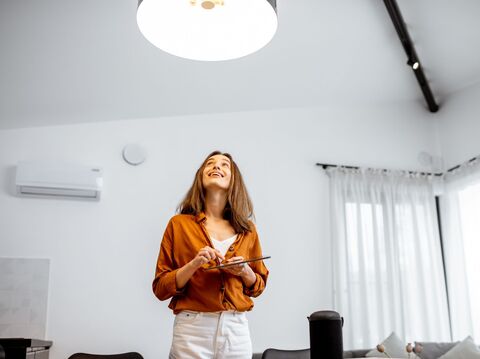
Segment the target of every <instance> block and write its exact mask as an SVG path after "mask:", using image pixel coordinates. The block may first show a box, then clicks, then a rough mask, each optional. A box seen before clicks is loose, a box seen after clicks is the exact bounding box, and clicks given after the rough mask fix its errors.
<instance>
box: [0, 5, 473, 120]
mask: <svg viewBox="0 0 480 359" xmlns="http://www.w3.org/2000/svg"><path fill="white" fill-rule="evenodd" d="M179 1H181V0H179ZM185 1H188V0H185ZM398 2H399V6H400V9H401V10H402V12H403V15H404V18H405V21H406V23H407V27H408V30H409V32H410V35H411V38H412V40H413V42H414V44H415V46H416V50H417V53H418V55H419V57H420V60H421V62H422V64H423V66H424V69H425V73H426V76H427V78H428V79H429V81H430V85H431V88H432V90H433V92H434V94H435V96H436V98H437V99H438V100H439V102H440V104H441V103H442V102H443V101H448V96H454V93H455V92H456V91H458V90H459V89H462V88H464V87H467V86H469V85H471V84H473V83H475V82H478V81H480V21H479V20H478V19H479V16H480V1H478V0H454V1H452V0H421V1H413V0H398ZM136 5H137V1H136V0H42V1H38V0H1V1H0V51H1V56H0V71H1V72H0V128H15V127H26V126H42V125H48V124H60V123H64V124H68V123H75V122H90V121H102V120H115V119H123V118H138V117H153V116H154V117H159V116H170V115H188V114H198V113H217V112H236V111H252V110H266V109H275V108H285V107H298V106H323V105H335V106H337V105H345V106H347V105H352V104H360V105H366V106H370V105H375V104H379V103H386V104H388V103H393V102H411V103H413V104H415V105H418V106H425V103H424V100H423V96H422V94H421V92H420V89H419V87H418V84H417V82H416V79H415V77H414V75H413V73H412V71H411V69H409V68H408V67H407V65H406V55H405V53H404V51H403V48H402V46H401V45H400V42H399V40H398V37H397V34H396V33H395V30H394V28H393V25H392V23H391V21H390V18H389V16H388V13H387V11H386V9H385V5H384V3H383V1H381V0H331V1H326V0H277V5H278V17H279V29H278V32H277V34H276V36H275V38H274V39H273V41H272V42H271V43H270V44H269V45H267V47H265V48H264V49H262V50H261V51H259V52H257V53H255V54H253V55H250V56H248V57H245V58H242V59H239V60H233V61H227V62H217V63H210V62H205V63H203V62H195V61H190V60H184V59H180V58H176V57H173V56H171V55H168V54H166V53H163V52H162V51H160V50H158V49H156V48H155V47H153V46H152V45H151V44H150V43H148V42H147V41H146V40H145V39H144V38H143V37H142V35H141V34H140V32H139V31H138V29H137V26H136ZM425 111H427V110H425ZM440 111H441V109H440Z"/></svg>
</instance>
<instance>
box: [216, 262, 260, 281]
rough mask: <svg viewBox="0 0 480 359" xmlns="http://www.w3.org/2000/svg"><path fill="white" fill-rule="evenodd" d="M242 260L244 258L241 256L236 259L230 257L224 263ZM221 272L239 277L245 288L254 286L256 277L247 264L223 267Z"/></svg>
mask: <svg viewBox="0 0 480 359" xmlns="http://www.w3.org/2000/svg"><path fill="white" fill-rule="evenodd" d="M243 260H244V258H243V257H242V256H238V257H232V258H230V259H229V260H227V261H225V262H224V263H235V262H241V261H243ZM222 270H224V271H225V272H227V273H230V274H233V275H236V276H239V277H241V278H242V281H243V283H244V284H245V285H246V286H247V287H251V286H252V285H254V284H255V282H256V280H257V276H256V275H255V273H254V271H253V269H252V268H251V267H250V266H249V265H247V263H242V264H238V265H235V266H229V267H225V268H222Z"/></svg>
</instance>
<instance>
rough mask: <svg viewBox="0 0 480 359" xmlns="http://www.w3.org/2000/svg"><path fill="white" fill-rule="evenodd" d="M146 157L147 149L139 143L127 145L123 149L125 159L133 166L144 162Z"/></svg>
mask: <svg viewBox="0 0 480 359" xmlns="http://www.w3.org/2000/svg"><path fill="white" fill-rule="evenodd" d="M145 158H146V154H145V150H144V149H143V148H142V147H141V146H139V145H135V144H130V145H126V146H125V147H124V149H123V159H124V160H125V162H127V163H128V164H130V165H132V166H137V165H139V164H142V163H143V162H144V161H145Z"/></svg>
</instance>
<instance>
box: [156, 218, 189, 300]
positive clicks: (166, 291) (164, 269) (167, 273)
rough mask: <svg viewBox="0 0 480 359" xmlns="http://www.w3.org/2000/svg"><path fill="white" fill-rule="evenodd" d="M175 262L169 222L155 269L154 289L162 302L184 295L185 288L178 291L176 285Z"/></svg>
mask: <svg viewBox="0 0 480 359" xmlns="http://www.w3.org/2000/svg"><path fill="white" fill-rule="evenodd" d="M177 270H178V268H175V261H174V258H173V225H172V221H170V222H168V225H167V228H166V229H165V233H164V235H163V239H162V243H161V245H160V253H159V254H158V259H157V267H156V269H155V278H154V279H153V283H152V289H153V293H154V294H155V296H156V297H157V298H158V299H160V300H167V299H169V298H171V297H173V296H177V295H183V294H184V291H185V287H184V288H182V289H181V290H178V288H177V284H176V278H175V276H176V272H177Z"/></svg>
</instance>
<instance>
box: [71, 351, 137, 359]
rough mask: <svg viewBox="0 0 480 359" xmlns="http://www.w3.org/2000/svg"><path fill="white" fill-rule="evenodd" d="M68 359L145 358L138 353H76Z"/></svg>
mask: <svg viewBox="0 0 480 359" xmlns="http://www.w3.org/2000/svg"><path fill="white" fill-rule="evenodd" d="M68 359H143V356H142V355H141V354H140V353H137V352H128V353H120V354H89V353H75V354H72V355H70V357H69V358H68Z"/></svg>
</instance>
